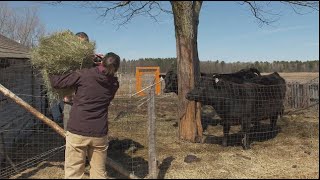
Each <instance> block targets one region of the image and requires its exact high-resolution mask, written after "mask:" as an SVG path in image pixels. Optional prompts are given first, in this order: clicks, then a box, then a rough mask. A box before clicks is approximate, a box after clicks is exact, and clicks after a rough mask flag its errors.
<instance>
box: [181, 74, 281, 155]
mask: <svg viewBox="0 0 320 180" xmlns="http://www.w3.org/2000/svg"><path fill="white" fill-rule="evenodd" d="M285 92H286V84H285V80H284V79H283V78H282V77H281V76H280V75H279V74H278V73H272V74H270V75H265V76H259V77H253V78H251V79H249V80H248V82H244V83H241V84H239V83H235V82H231V81H217V79H215V78H201V80H200V82H199V83H198V85H197V86H196V87H195V88H194V89H193V90H191V91H190V92H189V93H188V94H187V96H186V98H187V99H188V100H192V101H197V102H201V104H202V105H211V106H213V108H214V109H215V111H216V112H217V114H218V115H219V116H220V117H221V119H222V125H223V134H224V137H223V145H224V146H226V145H227V137H228V134H229V131H230V126H231V125H235V124H241V128H242V130H241V132H242V133H243V139H242V145H243V148H244V149H249V148H250V142H249V135H248V133H249V130H250V126H251V124H256V123H258V122H259V121H261V120H265V119H270V121H271V131H273V130H274V128H275V126H276V122H277V118H278V115H281V114H282V113H283V109H284V106H283V102H284V98H285Z"/></svg>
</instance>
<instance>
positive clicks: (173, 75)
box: [163, 68, 260, 94]
mask: <svg viewBox="0 0 320 180" xmlns="http://www.w3.org/2000/svg"><path fill="white" fill-rule="evenodd" d="M259 76H260V72H259V70H257V69H255V68H247V69H241V70H240V71H238V72H234V73H230V74H218V73H210V74H206V73H201V78H215V80H226V81H232V82H236V83H244V82H246V81H247V80H249V79H251V78H254V77H259ZM164 81H165V88H164V90H163V92H164V93H170V92H174V93H176V94H178V75H177V72H176V71H173V70H170V71H168V72H167V74H166V76H165V78H164Z"/></svg>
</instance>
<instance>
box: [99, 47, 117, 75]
mask: <svg viewBox="0 0 320 180" xmlns="http://www.w3.org/2000/svg"><path fill="white" fill-rule="evenodd" d="M102 65H103V66H104V67H105V68H106V70H105V74H106V75H110V76H114V74H115V73H116V72H117V71H118V69H119V66H120V57H119V56H118V55H117V54H115V53H113V52H110V53H107V54H106V55H105V56H104V57H103V59H102Z"/></svg>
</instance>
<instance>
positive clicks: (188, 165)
mask: <svg viewBox="0 0 320 180" xmlns="http://www.w3.org/2000/svg"><path fill="white" fill-rule="evenodd" d="M9 64H10V66H6V67H4V66H0V67H2V68H0V83H1V84H2V85H4V86H5V87H7V88H8V89H10V90H11V91H13V92H14V93H15V94H16V95H17V96H19V97H21V98H22V99H23V100H25V101H26V102H28V103H29V104H31V105H32V106H33V107H35V108H36V109H37V110H39V111H40V112H41V113H43V114H45V115H46V116H48V117H50V118H51V119H54V120H55V122H57V123H58V124H59V125H60V126H61V127H63V122H62V121H63V120H62V118H61V116H59V115H58V116H56V114H57V112H59V104H58V105H57V106H50V105H49V104H48V102H47V100H46V95H45V89H44V88H43V86H42V82H41V77H40V76H39V75H38V73H37V71H36V70H35V69H32V68H31V66H30V64H29V63H28V62H27V61H21V60H10V61H9ZM135 68H136V67H133V66H132V67H131V66H130V67H123V68H122V69H120V71H119V72H118V74H117V76H118V79H119V82H120V88H119V90H118V92H117V94H116V97H115V99H114V100H113V101H112V102H111V104H110V106H109V120H108V121H109V147H108V157H109V158H111V159H112V160H114V161H115V162H117V163H119V164H120V165H121V166H123V168H124V169H126V170H128V171H129V172H131V173H132V174H134V175H136V176H138V177H139V178H148V177H149V176H148V174H149V172H150V171H149V161H150V160H149V152H150V150H149V140H148V139H149V134H148V125H149V124H148V123H149V116H150V115H149V114H150V113H149V111H148V109H150V108H148V104H150V100H151V98H150V96H149V97H148V96H147V95H148V94H149V92H150V89H151V88H152V87H154V85H155V84H156V83H160V84H161V93H160V95H154V113H155V119H156V122H155V123H156V124H155V128H156V130H155V142H156V143H155V153H156V162H157V163H156V164H157V169H158V170H157V178H160V179H164V178H314V177H318V173H319V171H318V169H319V160H318V159H319V145H318V144H319V133H318V131H319V113H318V105H317V103H318V102H319V92H318V89H319V81H317V80H313V81H310V82H307V83H303V84H302V86H303V90H300V89H298V90H297V89H294V88H299V87H301V85H291V84H294V82H293V83H291V82H290V83H289V82H287V83H285V84H281V83H280V84H272V83H273V82H275V81H276V82H277V80H279V78H278V77H277V76H275V77H273V76H271V80H270V79H268V77H270V76H265V75H263V78H264V80H268V81H262V80H261V79H259V77H258V78H257V74H255V75H254V77H250V76H243V78H244V79H240V80H241V81H240V82H239V79H237V80H233V81H232V79H230V77H223V75H217V74H210V75H204V76H203V77H202V78H201V79H199V80H198V81H197V82H198V83H197V85H196V88H195V89H197V91H196V90H195V91H194V92H192V91H191V92H190V95H193V96H194V97H193V98H194V99H190V100H195V97H196V96H197V98H198V99H197V101H200V102H201V104H202V106H201V107H202V108H201V123H202V127H203V129H204V133H203V141H202V143H189V142H185V141H182V140H180V139H179V123H178V122H179V121H178V96H177V95H176V94H177V93H178V91H177V85H178V79H177V75H176V74H174V72H171V74H170V73H167V74H166V76H165V79H164V81H160V82H155V81H154V79H155V77H154V75H144V76H143V77H142V84H141V86H142V88H141V89H142V90H143V91H144V92H145V96H140V95H139V93H138V92H136V77H135V74H134V73H129V72H135ZM213 75H215V77H213ZM217 77H218V78H217ZM272 77H273V78H272ZM223 78H225V79H223ZM250 78H256V82H251V85H250V86H247V85H246V84H247V82H246V81H248V79H250ZM259 83H260V85H256V84H259ZM263 83H264V84H263ZM266 83H269V84H266ZM270 83H271V84H270ZM297 84H298V83H297ZM300 84H301V83H300ZM283 85H284V86H283ZM283 88H285V95H284V94H283ZM217 91H218V92H219V93H217ZM307 91H308V92H307ZM165 92H166V93H165ZM297 96H299V98H296V97H297ZM187 98H188V97H187ZM189 98H190V96H189ZM216 102H218V103H216ZM314 104H315V105H314ZM310 106H312V107H310ZM309 107H310V108H309ZM270 113H271V114H270ZM58 114H59V113H58ZM0 117H1V121H0V125H1V126H0V132H1V133H0V150H1V151H0V152H1V153H0V162H1V168H0V176H1V177H2V178H7V177H10V178H63V176H64V170H63V163H64V144H65V142H64V139H63V138H62V137H60V136H59V135H58V134H57V133H56V132H54V131H53V130H52V129H51V128H49V127H48V126H47V125H45V124H43V123H42V122H41V121H39V120H38V119H36V118H35V117H33V116H32V115H31V114H30V113H29V112H27V111H26V110H24V109H22V108H21V107H19V106H18V105H16V104H15V102H13V101H12V100H10V99H9V98H7V97H5V96H4V95H2V94H0ZM248 119H249V120H250V121H249V120H248ZM241 120H242V123H241ZM275 121H277V122H276V123H275ZM226 122H227V123H226ZM272 124H276V125H275V126H274V127H272ZM228 125H229V126H230V127H228ZM244 126H246V128H243V127H244ZM228 129H229V133H228V134H227V133H226V132H227V130H228ZM224 131H225V133H223V132H224ZM244 132H247V136H248V142H250V143H249V145H250V148H251V149H249V150H245V151H243V144H244V140H243V139H244ZM224 137H226V138H224ZM217 167H219V168H217ZM88 168H89V163H88V162H87V166H86V174H85V177H88ZM107 172H108V177H110V178H127V177H125V176H123V175H122V174H120V173H119V172H117V171H116V170H114V169H113V168H111V167H108V168H107Z"/></svg>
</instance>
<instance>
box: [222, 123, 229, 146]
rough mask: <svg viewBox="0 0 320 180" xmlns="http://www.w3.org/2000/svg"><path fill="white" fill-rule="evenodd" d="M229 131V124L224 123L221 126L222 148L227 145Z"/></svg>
mask: <svg viewBox="0 0 320 180" xmlns="http://www.w3.org/2000/svg"><path fill="white" fill-rule="evenodd" d="M229 131H230V124H228V123H224V124H223V139H222V146H224V147H226V146H227V145H228V136H229Z"/></svg>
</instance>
